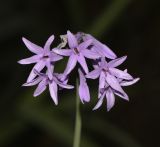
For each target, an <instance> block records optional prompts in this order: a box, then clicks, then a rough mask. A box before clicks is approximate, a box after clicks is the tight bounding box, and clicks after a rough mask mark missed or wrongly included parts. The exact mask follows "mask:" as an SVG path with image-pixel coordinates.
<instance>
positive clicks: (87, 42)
mask: <svg viewBox="0 0 160 147" xmlns="http://www.w3.org/2000/svg"><path fill="white" fill-rule="evenodd" d="M91 43H92V39H89V40H87V41H84V42H82V43H81V44H79V46H78V48H79V50H80V51H81V50H84V49H87V47H88V46H89V45H91Z"/></svg>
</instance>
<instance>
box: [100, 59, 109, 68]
mask: <svg viewBox="0 0 160 147" xmlns="http://www.w3.org/2000/svg"><path fill="white" fill-rule="evenodd" d="M100 66H101V67H102V68H108V63H107V61H106V59H105V57H102V58H101V62H100Z"/></svg>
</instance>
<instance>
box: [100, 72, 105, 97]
mask: <svg viewBox="0 0 160 147" xmlns="http://www.w3.org/2000/svg"><path fill="white" fill-rule="evenodd" d="M105 78H106V77H105V73H104V72H101V74H100V77H99V87H98V98H99V97H101V89H103V88H104V87H105V85H106V80H105Z"/></svg>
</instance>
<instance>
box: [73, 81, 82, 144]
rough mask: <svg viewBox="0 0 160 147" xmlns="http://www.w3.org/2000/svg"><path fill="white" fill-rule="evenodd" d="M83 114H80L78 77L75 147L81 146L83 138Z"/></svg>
mask: <svg viewBox="0 0 160 147" xmlns="http://www.w3.org/2000/svg"><path fill="white" fill-rule="evenodd" d="M81 125H82V124H81V114H80V99H79V95H78V79H77V80H76V120H75V128H74V140H73V147H80V140H81Z"/></svg>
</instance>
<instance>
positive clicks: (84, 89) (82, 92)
mask: <svg viewBox="0 0 160 147" xmlns="http://www.w3.org/2000/svg"><path fill="white" fill-rule="evenodd" d="M78 72H79V77H80V85H79V97H80V99H81V102H82V103H84V101H85V102H89V101H90V93H89V88H88V85H87V83H86V80H85V76H84V75H83V73H82V71H81V70H78Z"/></svg>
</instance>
